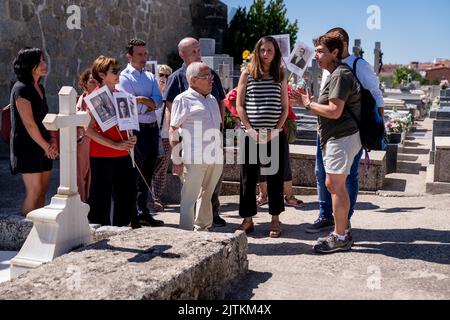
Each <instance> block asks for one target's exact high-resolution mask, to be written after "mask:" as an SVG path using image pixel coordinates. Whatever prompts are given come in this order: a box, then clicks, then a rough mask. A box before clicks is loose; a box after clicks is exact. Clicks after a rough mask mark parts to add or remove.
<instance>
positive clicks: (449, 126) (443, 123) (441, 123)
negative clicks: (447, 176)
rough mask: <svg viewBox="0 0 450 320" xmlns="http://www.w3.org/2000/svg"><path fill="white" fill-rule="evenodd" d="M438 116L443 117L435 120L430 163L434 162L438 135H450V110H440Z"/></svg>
mask: <svg viewBox="0 0 450 320" xmlns="http://www.w3.org/2000/svg"><path fill="white" fill-rule="evenodd" d="M436 116H439V117H441V119H435V120H433V139H432V145H431V151H430V164H434V159H435V152H436V144H435V140H436V137H450V118H449V117H450V110H439V111H438V113H437V114H436ZM446 119H447V120H446Z"/></svg>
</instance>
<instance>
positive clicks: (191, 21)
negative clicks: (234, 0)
mask: <svg viewBox="0 0 450 320" xmlns="http://www.w3.org/2000/svg"><path fill="white" fill-rule="evenodd" d="M201 21H203V22H204V26H203V27H202V25H201V23H200V22H201ZM226 22H227V10H226V6H225V5H224V4H223V3H222V2H220V1H217V0H206V1H204V0H102V1H100V0H90V1H87V0H74V1H70V2H69V1H63V0H52V1H50V0H42V1H36V0H21V1H19V0H2V1H0V40H1V43H2V46H1V47H0V59H1V61H2V63H1V64H0V106H4V105H6V104H8V103H9V88H10V81H11V80H13V79H14V73H13V70H12V62H13V60H14V57H15V55H16V53H17V52H18V50H19V49H20V48H22V47H24V46H33V47H40V48H42V49H43V50H44V52H45V54H46V57H47V63H48V71H49V72H48V76H47V78H46V79H45V81H44V85H45V88H46V93H47V98H48V100H49V104H50V109H51V111H55V110H56V108H57V107H56V104H57V101H58V100H57V99H58V97H57V95H58V91H59V89H60V88H61V87H62V86H63V85H70V86H73V87H75V88H77V89H78V87H77V82H78V81H77V80H78V74H79V73H80V72H82V71H83V70H84V69H85V68H87V67H89V66H90V64H91V62H92V61H93V60H94V59H95V58H96V57H97V56H99V55H101V54H103V55H109V56H113V57H116V58H118V59H119V60H120V63H121V66H122V67H123V66H125V64H126V62H127V60H126V57H125V54H124V51H125V46H126V43H127V42H128V40H129V39H130V38H133V37H139V38H142V39H144V40H145V41H146V42H147V44H148V49H149V53H150V56H151V58H152V59H154V60H158V61H159V62H162V63H167V61H168V60H169V58H170V56H176V55H177V52H178V50H177V44H178V42H179V40H180V39H181V38H183V37H185V36H189V35H190V36H196V37H212V38H214V37H216V40H217V46H218V49H221V47H220V46H221V45H222V38H220V37H222V36H223V32H222V31H221V30H225V29H226ZM214 24H217V27H216V29H217V31H216V32H213V31H212V30H213V25H214ZM78 90H79V89H78Z"/></svg>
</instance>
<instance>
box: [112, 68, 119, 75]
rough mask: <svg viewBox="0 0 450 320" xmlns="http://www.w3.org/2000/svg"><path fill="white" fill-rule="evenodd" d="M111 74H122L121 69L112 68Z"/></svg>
mask: <svg viewBox="0 0 450 320" xmlns="http://www.w3.org/2000/svg"><path fill="white" fill-rule="evenodd" d="M111 72H112V73H113V74H118V73H119V72H120V68H111Z"/></svg>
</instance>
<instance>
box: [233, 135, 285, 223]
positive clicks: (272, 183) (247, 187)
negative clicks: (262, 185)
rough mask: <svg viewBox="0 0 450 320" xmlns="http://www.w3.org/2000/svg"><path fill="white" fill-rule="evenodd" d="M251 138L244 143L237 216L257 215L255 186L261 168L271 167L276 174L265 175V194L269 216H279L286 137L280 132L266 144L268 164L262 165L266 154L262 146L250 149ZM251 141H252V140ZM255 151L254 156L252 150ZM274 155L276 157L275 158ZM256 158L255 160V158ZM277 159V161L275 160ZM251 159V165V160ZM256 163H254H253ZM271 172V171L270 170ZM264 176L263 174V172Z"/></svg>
mask: <svg viewBox="0 0 450 320" xmlns="http://www.w3.org/2000/svg"><path fill="white" fill-rule="evenodd" d="M249 139H251V138H249V137H248V138H246V141H245V151H244V152H245V161H244V162H245V163H244V164H241V168H240V169H241V178H240V180H241V186H240V199H239V215H240V216H241V217H242V218H249V217H253V216H255V215H256V213H257V208H256V184H257V182H258V180H259V175H260V172H261V168H262V167H264V168H267V167H273V168H275V170H276V172H275V173H274V174H267V194H268V200H269V214H270V215H273V216H278V215H280V213H281V212H283V211H284V198H283V184H284V181H283V180H284V179H283V175H284V157H285V150H284V149H285V148H286V145H287V143H286V135H285V133H284V131H281V132H280V134H279V136H278V138H276V139H274V140H273V141H270V142H269V143H268V144H267V149H268V152H267V156H268V157H269V158H270V163H269V164H262V163H261V160H263V159H262V155H264V154H266V152H264V151H261V150H262V148H263V146H261V145H256V148H253V151H252V148H250V144H251V143H254V142H250V140H249ZM252 141H253V140H252ZM255 149H256V150H257V155H255V152H254V150H255ZM275 155H276V156H275ZM255 157H256V158H255ZM277 158H278V159H277ZM252 159H253V161H252V162H253V163H252V162H251V160H252ZM256 160H257V161H256ZM255 162H256V163H255ZM271 171H272V170H271ZM263 174H264V172H263Z"/></svg>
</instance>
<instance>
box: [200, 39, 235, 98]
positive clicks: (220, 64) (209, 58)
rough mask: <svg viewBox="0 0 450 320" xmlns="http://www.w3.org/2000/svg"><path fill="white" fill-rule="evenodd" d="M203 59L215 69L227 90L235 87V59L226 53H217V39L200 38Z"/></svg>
mask: <svg viewBox="0 0 450 320" xmlns="http://www.w3.org/2000/svg"><path fill="white" fill-rule="evenodd" d="M199 42H200V50H201V52H202V61H203V62H204V63H205V64H207V65H208V66H209V67H210V68H211V69H213V70H214V71H215V72H216V73H217V74H218V75H219V77H220V81H221V82H222V86H223V88H224V90H225V91H229V90H231V89H233V74H234V70H233V66H234V59H233V57H230V56H229V55H226V54H216V53H215V46H216V45H215V40H214V39H208V38H202V39H199Z"/></svg>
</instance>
